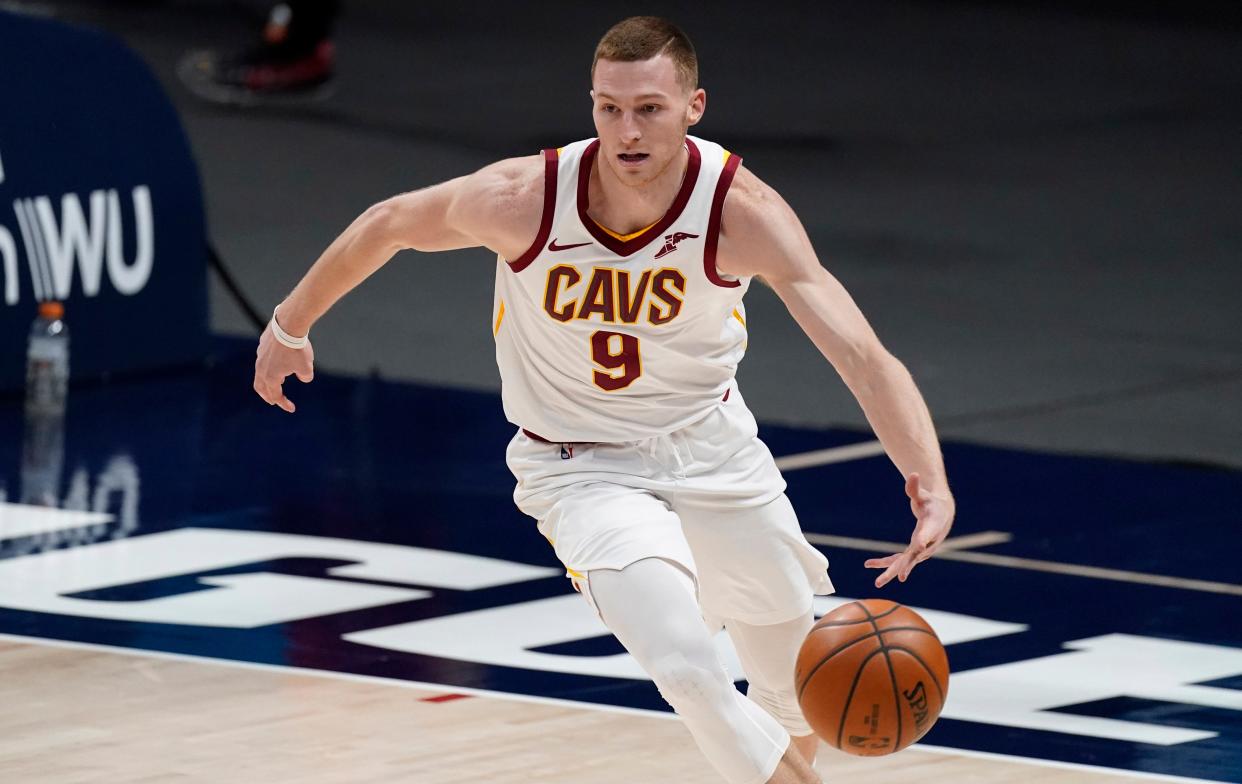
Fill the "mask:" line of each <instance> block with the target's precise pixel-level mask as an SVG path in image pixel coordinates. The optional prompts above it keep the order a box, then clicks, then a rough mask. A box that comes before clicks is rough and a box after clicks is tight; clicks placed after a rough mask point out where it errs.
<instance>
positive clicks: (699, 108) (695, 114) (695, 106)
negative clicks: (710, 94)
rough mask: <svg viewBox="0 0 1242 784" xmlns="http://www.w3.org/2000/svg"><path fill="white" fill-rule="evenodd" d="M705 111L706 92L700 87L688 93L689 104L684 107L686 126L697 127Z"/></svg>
mask: <svg viewBox="0 0 1242 784" xmlns="http://www.w3.org/2000/svg"><path fill="white" fill-rule="evenodd" d="M705 111H707V91H706V90H704V89H703V88H702V87H699V88H696V89H695V91H694V92H692V93H690V103H689V105H688V106H687V107H686V125H697V124H698V122H699V120H701V119H702V118H703V112H705Z"/></svg>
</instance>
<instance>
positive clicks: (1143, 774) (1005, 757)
mask: <svg viewBox="0 0 1242 784" xmlns="http://www.w3.org/2000/svg"><path fill="white" fill-rule="evenodd" d="M910 748H912V749H921V750H923V751H930V752H931V753H933V754H949V755H953V754H957V755H960V756H963V757H976V758H978V759H986V760H998V761H1001V762H1027V763H1031V764H1034V765H1039V766H1041V767H1045V768H1061V769H1062V770H1078V771H1083V772H1084V773H1101V774H1106V775H1114V776H1131V777H1133V778H1137V779H1147V780H1149V781H1174V782H1193V783H1194V784H1204V783H1205V782H1206V783H1208V784H1226V783H1225V782H1218V781H1216V780H1215V779H1192V778H1187V777H1186V776H1174V775H1171V774H1168V773H1149V772H1147V771H1143V770H1126V769H1124V768H1105V767H1101V766H1096V765H1083V764H1082V763H1080V762H1061V761H1060V760H1046V759H1040V758H1037V757H1014V756H1011V755H1009V754H997V753H995V752H992V751H975V750H974V749H955V748H953V747H952V746H926V745H924V744H922V743H916V744H914V745H913V746H911V747H910Z"/></svg>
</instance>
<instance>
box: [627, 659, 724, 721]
mask: <svg viewBox="0 0 1242 784" xmlns="http://www.w3.org/2000/svg"><path fill="white" fill-rule="evenodd" d="M648 674H649V675H650V676H651V679H652V680H653V681H655V684H656V688H658V689H659V690H660V696H661V697H663V698H664V701H665V702H667V703H668V704H669V705H671V706H672V707H673V710H675V711H677V713H678V714H681V715H693V714H694V713H696V712H701V711H714V710H716V709H717V706H719V705H720V704H721V703H722V702H723V701H724V700H727V699H729V698H730V697H731V695H730V694H729V691H730V690H732V689H734V686H733V682H732V681H730V680H729V676H728V675H727V674H726V673H725V672H724V669H723V667H720V666H715V667H710V666H705V663H700V662H695V661H692V660H691V659H690V658H688V657H687V656H686V655H685V654H684V653H681V652H677V653H672V654H669V655H667V656H664V657H662V658H660V659H659V660H658V661H656V662H654V663H653V664H652V665H651V667H650V671H649V672H648Z"/></svg>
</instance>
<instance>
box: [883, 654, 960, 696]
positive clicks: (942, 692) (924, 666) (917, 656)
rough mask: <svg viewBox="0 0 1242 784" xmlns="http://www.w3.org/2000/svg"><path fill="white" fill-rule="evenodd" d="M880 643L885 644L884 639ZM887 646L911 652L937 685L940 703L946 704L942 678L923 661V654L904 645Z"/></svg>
mask: <svg viewBox="0 0 1242 784" xmlns="http://www.w3.org/2000/svg"><path fill="white" fill-rule="evenodd" d="M881 640H883V638H881ZM880 644H881V645H884V643H883V642H882V641H881V643H880ZM885 647H886V648H888V649H889V650H890V651H902V652H903V653H908V654H910V657H911V658H912V659H914V660H915V661H916V662H918V663H919V665H920V666H921V667H922V668H923V669H924V670H925V671H926V672H927V677H929V678H931V682H932V683H933V684H935V686H936V691H937V692H938V693H939V694H940V704H941V705H943V704H944V689H942V688H941V687H940V679H939V678H937V677H936V673H934V672H932V669H931V667H928V666H927V662H925V661H923V657H922V656H919V655H918V653H916V652H915V651H914V650H912V649H910V648H907V647H905V646H904V645H887V646H885Z"/></svg>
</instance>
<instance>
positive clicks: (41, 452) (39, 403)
mask: <svg viewBox="0 0 1242 784" xmlns="http://www.w3.org/2000/svg"><path fill="white" fill-rule="evenodd" d="M64 315H65V308H64V306H63V305H61V304H60V303H59V302H42V303H40V304H39V317H38V318H36V319H35V320H34V324H32V325H31V326H30V343H29V346H28V348H27V350H26V428H25V433H24V438H23V443H22V495H21V498H22V503H24V504H37V505H39V506H53V507H55V506H59V505H60V503H59V496H60V493H59V491H60V479H61V473H62V470H63V466H64V455H65V403H66V398H67V395H68V391H69V329H68V328H67V327H66V326H65V322H64Z"/></svg>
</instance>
